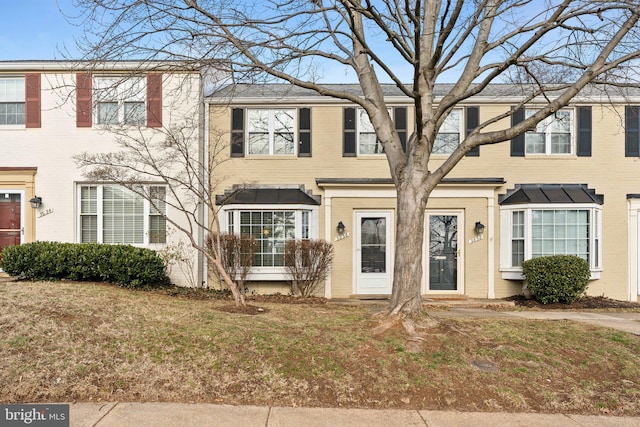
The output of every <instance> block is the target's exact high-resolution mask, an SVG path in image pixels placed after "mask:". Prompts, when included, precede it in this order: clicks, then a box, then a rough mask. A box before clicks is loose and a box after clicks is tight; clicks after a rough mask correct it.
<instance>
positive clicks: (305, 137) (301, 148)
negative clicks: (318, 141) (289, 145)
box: [298, 108, 311, 157]
mask: <svg viewBox="0 0 640 427" xmlns="http://www.w3.org/2000/svg"><path fill="white" fill-rule="evenodd" d="M298 138H299V139H300V143H299V145H298V157H311V108H300V109H299V110H298Z"/></svg>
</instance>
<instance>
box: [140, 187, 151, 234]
mask: <svg viewBox="0 0 640 427" xmlns="http://www.w3.org/2000/svg"><path fill="white" fill-rule="evenodd" d="M142 193H143V194H148V195H149V197H151V188H150V187H146V188H143V189H142ZM142 216H143V219H142V243H143V244H145V245H148V244H149V243H150V242H151V237H150V232H151V231H150V229H149V221H150V220H151V202H150V201H149V200H148V199H147V198H146V197H143V198H142Z"/></svg>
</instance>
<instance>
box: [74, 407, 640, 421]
mask: <svg viewBox="0 0 640 427" xmlns="http://www.w3.org/2000/svg"><path fill="white" fill-rule="evenodd" d="M70 419H71V424H70V425H71V426H74V427H90V426H91V427H93V426H95V427H122V426H137V427H150V426H163V427H164V426H181V427H190V426H225V427H235V426H238V427H252V426H256V427H258V426H259V427H265V426H266V427H299V426H305V427H316V426H317V427H329V426H349V427H351V426H353V427H356V426H363V427H364V426H366V427H378V426H380V427H383V426H384V427H389V426H403V427H411V426H428V427H440V426H442V427H449V426H472V427H479V426H500V427H503V426H504V427H510V426H513V427H523V426H527V427H556V426H563V427H564V426H567V427H571V426H576V427H579V426H582V427H596V426H597V427H608V426H611V427H636V426H640V417H610V416H597V415H594V416H590V415H569V414H530V413H519V414H514V413H501V412H451V411H414V410H371V409H335V408H283V407H268V406H229V405H214V404H208V403H201V404H180V403H124V402H122V403H104V404H98V403H74V404H71V405H70Z"/></svg>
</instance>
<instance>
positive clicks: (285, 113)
mask: <svg viewBox="0 0 640 427" xmlns="http://www.w3.org/2000/svg"><path fill="white" fill-rule="evenodd" d="M294 118H295V110H275V111H274V112H273V119H274V123H273V131H274V132H275V133H291V134H292V135H293V132H294V131H295V120H294Z"/></svg>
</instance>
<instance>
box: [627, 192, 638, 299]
mask: <svg viewBox="0 0 640 427" xmlns="http://www.w3.org/2000/svg"><path fill="white" fill-rule="evenodd" d="M628 206H629V208H628V209H629V214H628V218H629V225H628V239H627V240H628V241H629V247H628V253H629V263H628V264H629V271H628V277H629V280H628V284H627V297H628V299H629V301H638V296H639V295H640V271H639V269H640V250H638V249H639V248H638V246H639V245H640V199H628Z"/></svg>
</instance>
